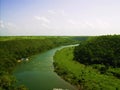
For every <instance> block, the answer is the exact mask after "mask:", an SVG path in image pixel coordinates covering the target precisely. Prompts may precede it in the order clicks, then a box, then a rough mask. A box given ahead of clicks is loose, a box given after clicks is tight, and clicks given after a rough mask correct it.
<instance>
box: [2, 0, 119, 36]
mask: <svg viewBox="0 0 120 90" xmlns="http://www.w3.org/2000/svg"><path fill="white" fill-rule="evenodd" d="M105 34H120V0H0V36H4V35H10V36H11V35H105Z"/></svg>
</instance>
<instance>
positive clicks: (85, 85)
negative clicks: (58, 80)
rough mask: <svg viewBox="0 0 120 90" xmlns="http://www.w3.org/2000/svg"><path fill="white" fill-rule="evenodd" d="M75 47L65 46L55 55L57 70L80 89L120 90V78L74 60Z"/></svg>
mask: <svg viewBox="0 0 120 90" xmlns="http://www.w3.org/2000/svg"><path fill="white" fill-rule="evenodd" d="M73 51H74V47H69V48H64V49H62V50H59V51H57V52H56V54H55V56H54V67H55V72H56V73H57V74H58V75H60V76H61V77H62V78H63V79H64V80H66V81H68V82H70V83H71V84H72V85H74V86H76V87H77V88H78V90H101V89H102V90H119V89H120V79H118V78H116V77H114V76H112V75H105V74H101V73H100V72H99V71H98V70H96V69H94V68H93V67H92V66H86V65H84V64H80V63H79V62H77V61H75V60H73Z"/></svg>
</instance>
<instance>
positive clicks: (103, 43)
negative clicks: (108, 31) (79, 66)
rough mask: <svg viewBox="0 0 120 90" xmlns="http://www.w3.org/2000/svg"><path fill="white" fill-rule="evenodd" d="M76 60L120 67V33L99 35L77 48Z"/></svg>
mask: <svg viewBox="0 0 120 90" xmlns="http://www.w3.org/2000/svg"><path fill="white" fill-rule="evenodd" d="M74 56H75V60H77V61H79V62H81V63H83V64H89V65H90V64H104V65H106V66H113V67H120V35H113V36H99V37H94V38H92V39H89V40H87V41H85V42H82V43H81V44H80V45H79V46H78V47H76V48H75V52H74Z"/></svg>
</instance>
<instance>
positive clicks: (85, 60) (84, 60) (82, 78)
mask: <svg viewBox="0 0 120 90" xmlns="http://www.w3.org/2000/svg"><path fill="white" fill-rule="evenodd" d="M119 46H120V35H107V36H97V37H90V38H89V39H88V40H86V41H83V42H81V43H80V45H79V46H76V47H69V48H64V49H62V50H59V51H57V52H56V54H55V56H54V67H55V72H57V73H58V74H59V75H60V76H61V77H62V78H63V79H65V80H66V81H68V82H70V83H71V84H73V85H75V86H76V87H77V88H78V89H79V90H119V89H120V47H119Z"/></svg>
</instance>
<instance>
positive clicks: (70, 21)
mask: <svg viewBox="0 0 120 90" xmlns="http://www.w3.org/2000/svg"><path fill="white" fill-rule="evenodd" d="M68 23H70V24H73V25H75V24H77V23H76V22H75V21H73V20H72V19H69V20H68Z"/></svg>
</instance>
